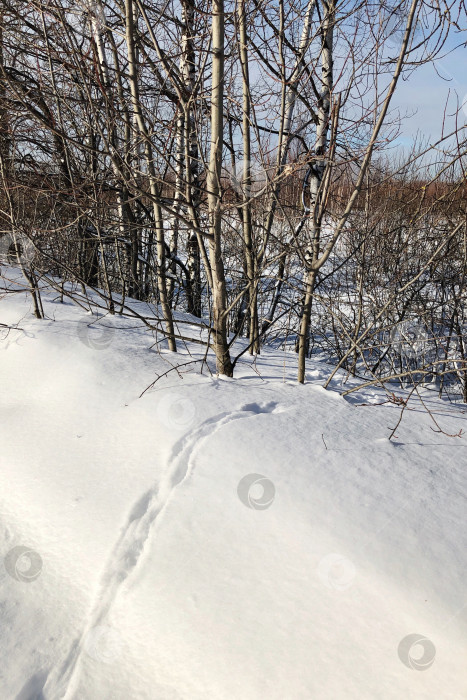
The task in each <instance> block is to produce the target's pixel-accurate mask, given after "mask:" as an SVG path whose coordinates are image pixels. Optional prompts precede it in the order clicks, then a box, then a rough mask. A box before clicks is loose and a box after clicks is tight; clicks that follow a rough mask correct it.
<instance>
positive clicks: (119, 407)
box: [0, 290, 467, 700]
mask: <svg viewBox="0 0 467 700" xmlns="http://www.w3.org/2000/svg"><path fill="white" fill-rule="evenodd" d="M43 302H44V310H45V313H46V317H47V318H46V320H36V319H35V318H34V317H33V315H32V313H31V302H30V298H29V296H28V295H27V294H26V293H24V292H17V293H15V294H8V295H7V296H6V297H5V298H3V299H2V300H1V301H0V323H3V324H8V325H14V324H15V325H16V326H17V327H16V328H13V329H11V330H10V331H9V332H7V329H3V330H2V329H1V328H0V337H1V338H2V341H1V343H0V352H1V356H0V357H1V361H0V380H1V384H0V386H1V393H0V415H1V426H0V437H1V450H0V466H1V468H0V558H1V561H0V623H1V638H0V656H1V660H2V663H1V665H0V699H1V700H60V699H62V698H66V699H67V700H72V699H73V700H260V699H263V698H266V699H267V700H339V699H340V698H343V699H349V700H350V699H352V700H353V699H354V698H355V699H358V700H366V699H368V700H370V699H371V700H373V699H375V698H381V699H383V700H393V699H394V700H402V699H404V700H405V699H406V698H409V699H411V698H413V699H416V700H418V699H420V700H422V699H427V700H428V699H430V700H431V699H433V700H450V699H453V700H454V699H459V700H460V699H465V698H467V666H466V663H465V659H466V652H467V644H466V640H465V627H466V621H467V588H466V585H465V564H466V559H467V554H466V553H467V528H466V523H465V513H466V494H467V461H466V439H465V438H464V437H448V436H447V435H445V434H444V433H442V432H441V433H440V432H435V430H436V426H435V424H434V423H433V421H432V420H431V418H430V416H429V415H428V414H427V412H426V411H425V410H424V408H423V406H422V405H421V404H420V402H419V401H415V400H414V401H413V402H412V404H411V410H407V411H406V412H405V415H404V418H403V421H402V423H401V425H400V427H399V428H398V430H397V433H396V435H397V437H395V438H394V439H393V440H391V441H389V440H388V436H389V434H390V431H391V428H393V427H394V425H395V424H396V423H397V420H398V417H399V414H400V410H399V409H398V408H397V407H396V406H393V405H390V404H383V405H377V404H379V403H382V402H383V401H384V393H383V392H382V391H381V390H379V389H374V388H370V389H367V390H365V391H361V392H358V393H357V394H353V395H350V397H352V400H351V401H350V400H348V399H345V398H343V397H342V396H340V393H339V392H340V391H342V390H343V389H345V388H348V387H349V386H350V384H349V383H347V384H346V385H345V387H343V386H342V376H341V377H340V378H337V379H336V381H335V382H334V383H333V384H332V387H331V389H330V390H328V391H325V390H324V389H323V388H322V384H323V381H324V379H325V377H326V376H328V375H329V373H330V371H331V369H332V368H330V367H328V366H326V365H325V364H324V363H320V362H317V361H310V362H309V363H308V377H307V379H308V382H307V384H305V385H304V386H300V385H298V384H296V382H295V379H294V377H295V373H296V357H295V355H294V354H293V353H284V352H279V351H277V352H275V351H268V350H267V349H266V350H265V351H264V352H263V354H262V355H261V356H260V357H258V358H257V360H256V364H253V362H252V360H251V358H249V357H248V356H247V355H244V356H243V357H242V359H241V360H240V361H239V363H238V365H237V367H236V373H235V378H234V379H226V378H222V377H217V376H216V375H215V373H214V374H212V375H211V374H210V372H209V371H207V369H206V367H205V368H204V370H203V372H202V373H201V372H200V365H187V366H185V367H183V368H182V369H181V372H182V373H181V376H179V375H178V373H177V372H175V371H172V372H169V373H168V374H167V376H166V377H164V378H162V379H160V380H159V381H158V382H157V383H156V384H155V385H154V387H153V388H152V389H150V390H148V391H147V392H146V393H144V395H143V396H142V397H141V398H140V395H141V393H142V392H143V391H144V389H146V387H148V386H149V385H150V384H151V383H152V382H153V381H154V379H155V378H156V376H157V374H163V373H165V372H167V370H169V369H170V368H171V366H172V365H175V364H177V363H184V362H188V361H189V360H190V359H191V357H190V356H189V355H188V349H187V348H183V347H182V348H181V352H180V353H179V354H177V355H175V354H173V353H169V352H168V351H167V350H164V349H163V350H162V351H159V350H158V349H157V347H155V346H154V342H155V338H154V337H153V335H152V334H151V332H149V331H148V330H147V329H146V328H145V327H144V325H143V324H142V323H140V322H139V321H137V320H135V319H130V318H124V317H120V316H118V315H117V316H114V317H110V316H105V317H103V318H101V319H100V320H99V319H98V318H97V316H96V315H94V316H93V315H92V314H90V313H87V312H86V311H85V310H84V309H83V308H79V307H78V306H76V305H74V304H72V303H71V302H70V301H69V300H66V299H65V302H64V303H60V300H59V299H58V295H57V293H56V292H53V291H51V290H49V291H47V290H45V291H44V293H43ZM134 306H135V308H137V307H138V304H137V303H136V302H135V304H134ZM143 306H144V305H141V304H140V307H141V308H140V310H141V309H142V308H143ZM184 318H185V319H186V317H184ZM88 324H92V325H91V326H89V328H88ZM184 333H185V334H186V333H187V330H186V327H184ZM189 350H190V351H191V352H192V354H193V356H196V357H201V356H202V353H203V348H202V347H201V346H199V345H194V344H193V345H191V346H190V347H189ZM210 366H211V367H213V363H212V360H211V359H210ZM350 397H349V398H350ZM424 401H425V403H426V405H427V406H428V407H429V408H430V410H431V411H432V412H433V414H434V416H435V418H436V420H437V421H438V423H439V424H440V426H441V427H442V428H443V430H444V431H446V432H447V433H452V434H454V433H457V432H458V431H459V430H461V429H466V428H467V425H466V415H467V414H466V413H465V410H466V407H465V405H463V404H459V405H451V404H449V403H447V402H444V401H440V400H439V399H437V398H435V393H434V392H430V391H426V392H425V393H424ZM362 404H365V405H362ZM250 475H253V476H250ZM255 475H256V476H255ZM409 635H414V636H410V637H409ZM416 635H418V637H417V636H416ZM406 638H407V639H406ZM420 639H421V642H420V643H418V640H420Z"/></svg>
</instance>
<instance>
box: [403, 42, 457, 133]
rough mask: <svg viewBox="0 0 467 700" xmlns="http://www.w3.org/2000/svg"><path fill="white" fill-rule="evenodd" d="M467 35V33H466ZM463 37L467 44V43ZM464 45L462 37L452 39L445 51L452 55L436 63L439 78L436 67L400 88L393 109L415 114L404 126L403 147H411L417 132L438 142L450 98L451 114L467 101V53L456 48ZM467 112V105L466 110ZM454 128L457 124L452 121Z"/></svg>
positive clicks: (424, 68)
mask: <svg viewBox="0 0 467 700" xmlns="http://www.w3.org/2000/svg"><path fill="white" fill-rule="evenodd" d="M465 34H467V32H466V33H465ZM465 34H464V37H462V38H463V39H464V41H465V40H466V39H467V37H466V36H465ZM460 41H461V37H460V35H459V34H457V36H454V35H453V36H452V37H451V38H450V39H449V41H448V43H447V44H446V48H445V51H444V52H443V53H447V51H448V50H451V51H452V53H450V54H448V55H447V56H445V57H444V58H439V59H437V60H436V66H437V69H438V73H439V75H438V74H437V72H436V70H435V67H434V65H433V63H429V64H428V65H425V66H422V67H421V68H419V69H417V71H416V72H415V73H414V74H413V75H412V76H410V78H409V79H408V80H407V81H403V82H401V83H400V84H399V86H398V90H397V91H396V94H395V95H394V102H393V105H396V106H397V107H398V108H400V110H401V112H402V113H404V112H408V113H409V114H412V115H413V116H411V117H410V118H409V119H407V120H406V121H405V122H404V123H403V125H402V135H401V138H400V139H399V142H400V143H401V145H404V146H409V145H410V144H411V143H412V141H413V138H414V137H415V135H416V133H417V131H419V132H420V133H421V134H422V135H423V136H425V137H431V139H435V138H437V137H439V136H440V134H441V130H442V122H443V114H444V109H445V105H446V100H447V98H448V96H449V97H450V99H449V103H448V105H449V109H448V113H451V114H453V113H454V112H455V110H456V105H457V101H459V103H461V104H462V102H463V101H464V99H466V100H467V49H466V48H465V47H460V48H455V47H456V46H457V45H458V44H459V43H460ZM440 76H443V77H440ZM465 110H466V112H467V104H466V107H465ZM461 117H462V123H463V124H465V123H466V122H467V114H466V113H464V112H463V111H462V110H461ZM449 125H450V126H451V127H453V126H454V120H453V118H452V117H451V118H450V119H449Z"/></svg>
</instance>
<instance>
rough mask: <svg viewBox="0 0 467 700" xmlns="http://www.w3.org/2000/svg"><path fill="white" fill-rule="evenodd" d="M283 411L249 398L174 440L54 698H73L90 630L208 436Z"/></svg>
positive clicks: (52, 685)
mask: <svg viewBox="0 0 467 700" xmlns="http://www.w3.org/2000/svg"><path fill="white" fill-rule="evenodd" d="M277 412H281V409H280V408H279V407H278V404H277V402H274V401H271V402H269V403H266V404H259V403H248V404H245V405H244V406H242V407H240V409H238V410H236V411H232V412H225V413H220V414H218V415H216V416H213V417H212V418H208V419H207V420H205V421H203V423H201V424H200V425H199V426H198V427H196V428H194V429H193V430H191V431H190V432H189V433H188V434H187V435H185V436H183V437H182V438H180V439H179V440H178V441H177V442H176V443H175V444H174V446H173V448H172V451H171V454H170V457H169V461H168V465H169V466H168V469H167V472H166V474H165V476H163V477H162V479H161V481H160V482H159V484H158V485H155V486H154V487H153V488H151V489H150V490H149V491H147V492H145V493H144V494H143V495H142V496H141V497H140V498H139V499H138V500H137V501H136V503H135V504H134V505H133V507H132V509H131V511H130V513H129V515H128V518H127V521H126V524H125V526H124V527H123V530H122V533H121V535H120V537H119V539H118V540H117V543H116V544H115V546H114V548H113V551H112V554H111V555H110V557H109V560H108V562H107V566H106V568H105V571H104V573H103V575H102V577H101V581H100V586H99V588H100V592H99V594H98V596H97V598H96V600H95V603H94V605H93V608H92V610H91V613H90V616H89V619H88V623H87V624H86V626H85V628H84V630H83V632H82V634H81V636H80V637H79V638H78V639H75V641H74V642H73V644H72V647H71V650H70V652H69V654H68V656H67V657H66V659H65V661H64V662H63V663H62V665H61V667H60V668H58V669H56V671H55V672H54V674H51V675H50V676H49V680H48V682H47V685H46V687H45V688H44V690H45V691H46V692H47V693H48V695H47V697H49V695H50V697H51V698H53V700H59V698H62V699H63V700H67V699H68V700H71V699H72V698H74V697H75V695H74V692H75V691H76V690H77V686H78V681H79V673H78V670H79V663H80V660H81V657H82V655H83V652H84V653H85V641H86V638H87V635H88V634H89V633H90V631H91V630H92V629H93V628H95V627H98V626H100V625H103V624H104V621H105V619H106V618H107V616H108V614H109V612H110V609H111V607H112V604H113V602H114V601H115V599H116V597H117V595H118V592H119V590H120V588H121V586H122V585H123V584H124V582H125V581H126V580H127V578H128V577H129V576H130V574H131V573H132V572H133V571H134V569H135V568H136V566H137V564H138V562H139V561H140V558H141V554H142V552H143V549H144V546H145V544H146V543H147V542H148V540H149V538H150V534H151V531H152V528H153V526H154V525H155V523H156V521H157V520H158V519H159V517H160V515H161V514H162V513H163V511H164V510H165V508H166V506H167V504H168V503H169V501H170V499H171V496H172V494H173V493H174V491H175V490H176V488H177V487H178V486H179V485H180V484H181V483H182V482H183V481H185V479H186V478H187V477H188V476H189V474H190V471H191V466H192V463H193V459H194V457H195V456H196V454H197V453H198V451H199V450H200V448H201V447H202V445H203V444H204V443H205V441H206V440H207V439H209V438H210V437H212V436H213V435H215V434H216V433H217V432H218V431H219V430H221V428H223V427H224V426H225V425H227V424H228V423H231V422H233V421H235V420H241V419H243V418H250V417H254V416H256V415H260V414H265V413H266V414H267V413H277Z"/></svg>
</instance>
